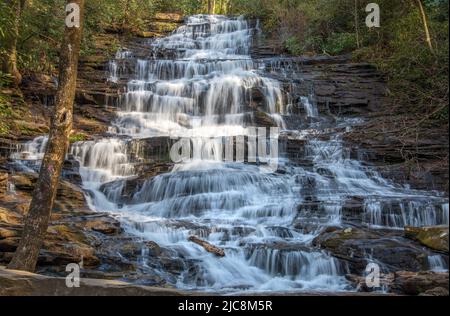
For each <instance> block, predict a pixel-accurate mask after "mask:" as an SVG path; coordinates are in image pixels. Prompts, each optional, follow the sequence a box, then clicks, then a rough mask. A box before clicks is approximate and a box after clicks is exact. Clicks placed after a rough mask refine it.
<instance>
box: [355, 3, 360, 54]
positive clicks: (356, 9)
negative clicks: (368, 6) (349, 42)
mask: <svg viewBox="0 0 450 316" xmlns="http://www.w3.org/2000/svg"><path fill="white" fill-rule="evenodd" d="M355 31H356V47H358V48H360V47H361V43H360V40H359V14H358V0H355Z"/></svg>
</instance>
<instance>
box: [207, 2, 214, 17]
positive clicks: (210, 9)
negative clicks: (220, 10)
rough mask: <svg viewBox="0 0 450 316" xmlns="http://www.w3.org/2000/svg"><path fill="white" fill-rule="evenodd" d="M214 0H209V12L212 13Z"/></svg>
mask: <svg viewBox="0 0 450 316" xmlns="http://www.w3.org/2000/svg"><path fill="white" fill-rule="evenodd" d="M212 2H213V0H208V14H212V10H213V3H212Z"/></svg>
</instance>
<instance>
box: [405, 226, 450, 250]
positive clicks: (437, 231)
mask: <svg viewBox="0 0 450 316" xmlns="http://www.w3.org/2000/svg"><path fill="white" fill-rule="evenodd" d="M405 237H406V238H409V239H412V240H415V241H418V242H420V243H421V244H422V245H424V246H426V247H428V248H430V249H433V250H436V251H441V252H444V253H448V226H433V227H405Z"/></svg>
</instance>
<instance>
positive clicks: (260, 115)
mask: <svg viewBox="0 0 450 316" xmlns="http://www.w3.org/2000/svg"><path fill="white" fill-rule="evenodd" d="M252 124H253V126H258V127H277V123H276V122H275V120H274V119H273V118H272V117H271V116H270V115H269V114H267V113H265V112H262V111H255V112H254V113H253V119H252Z"/></svg>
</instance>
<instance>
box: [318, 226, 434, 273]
mask: <svg viewBox="0 0 450 316" xmlns="http://www.w3.org/2000/svg"><path fill="white" fill-rule="evenodd" d="M313 243H314V245H316V246H318V247H321V248H322V249H324V250H326V251H328V252H330V253H331V254H332V255H333V256H335V257H336V258H338V259H341V260H343V261H344V262H346V263H347V265H348V268H349V270H350V272H351V273H354V274H358V275H362V274H363V273H364V270H365V268H366V266H367V264H368V263H370V262H377V263H380V264H381V267H382V269H383V270H384V271H387V272H395V271H401V270H405V269H407V270H408V271H415V272H418V271H424V270H427V269H428V257H429V256H430V255H432V252H430V251H428V250H426V249H424V248H423V247H420V246H419V245H415V244H413V243H411V242H410V241H409V240H407V239H405V238H402V237H398V236H395V235H391V236H390V235H389V233H382V232H376V231H369V230H364V229H359V228H347V229H337V228H336V229H328V230H326V231H325V232H324V233H322V234H321V235H320V236H319V237H317V238H316V239H315V240H314V242H313ZM369 258H371V259H369Z"/></svg>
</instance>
